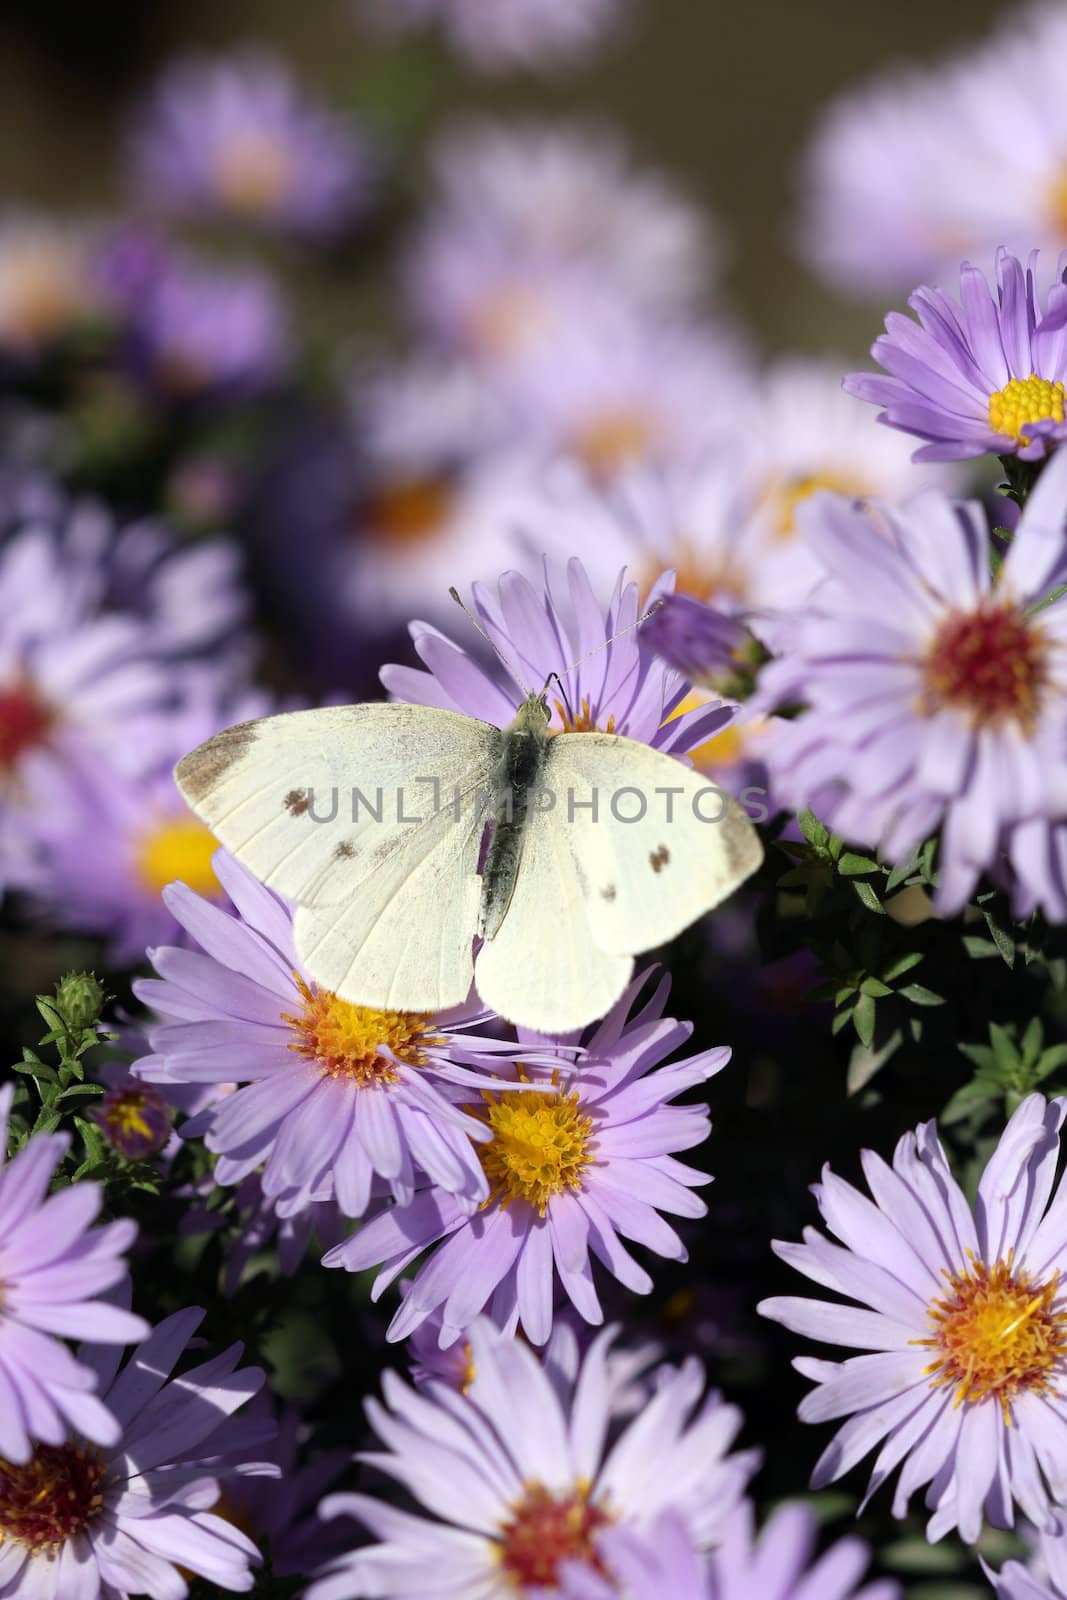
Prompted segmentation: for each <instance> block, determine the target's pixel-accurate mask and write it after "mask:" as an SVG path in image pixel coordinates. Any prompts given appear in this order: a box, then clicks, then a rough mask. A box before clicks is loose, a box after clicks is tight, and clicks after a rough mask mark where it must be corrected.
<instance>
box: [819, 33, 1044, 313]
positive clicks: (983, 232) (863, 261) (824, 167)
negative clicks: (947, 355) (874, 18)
mask: <svg viewBox="0 0 1067 1600" xmlns="http://www.w3.org/2000/svg"><path fill="white" fill-rule="evenodd" d="M1065 60H1067V26H1065V21H1064V14H1063V10H1062V7H1060V6H1059V5H1056V4H1047V3H1039V4H1036V5H1030V6H1027V7H1018V8H1015V9H1013V10H1012V11H1011V12H1010V13H1009V15H1008V17H1007V20H1006V22H1005V23H1004V25H1002V26H1001V27H999V28H998V29H997V31H996V32H995V33H994V34H993V35H992V37H990V38H989V39H987V40H982V41H981V42H980V43H979V44H978V46H977V47H975V48H969V49H967V50H966V51H962V52H957V53H955V54H954V55H953V56H952V57H951V58H950V59H948V60H946V61H939V62H937V63H936V64H935V65H933V66H932V67H929V68H927V67H923V68H918V69H915V68H908V69H906V70H903V71H901V70H898V69H893V70H891V71H890V72H889V73H886V74H884V75H881V76H879V77H878V78H877V79H875V80H874V81H872V82H868V83H864V84H862V85H861V86H860V87H859V88H856V89H849V90H848V91H847V92H846V93H845V94H844V95H842V96H840V97H838V98H837V99H835V100H833V101H832V102H831V103H830V105H829V107H828V108H827V109H826V111H825V112H824V113H823V114H822V116H821V117H820V119H819V123H818V126H817V127H816V130H815V133H814V136H813V139H812V142H811V146H810V149H809V151H808V152H807V156H806V160H805V163H804V165H805V178H806V183H805V190H806V193H805V195H804V202H803V214H802V217H801V219H800V235H801V247H802V249H803V253H804V255H805V256H806V258H807V260H808V261H809V262H810V263H811V264H812V265H813V266H814V267H815V269H816V270H817V271H818V272H820V273H821V274H822V275H823V276H824V277H825V278H827V279H828V280H829V282H830V283H831V284H832V285H833V286H834V287H835V288H836V289H838V290H840V291H843V292H844V293H846V294H851V295H856V294H862V295H871V294H879V295H881V294H882V293H896V292H899V291H902V290H907V289H909V288H910V287H911V286H912V285H913V284H915V283H921V282H929V281H931V279H933V280H934V281H937V282H944V281H948V277H949V275H954V273H955V269H956V267H957V265H958V263H959V260H960V258H961V256H969V257H971V258H972V259H976V260H977V261H978V262H979V263H980V264H981V265H982V266H987V265H991V264H992V261H993V257H994V252H995V251H996V249H997V247H998V245H1002V244H1003V245H1007V246H1008V248H1009V249H1011V250H1014V251H1015V252H1016V253H1017V254H1020V255H1022V254H1024V253H1025V252H1026V251H1027V250H1029V249H1031V248H1032V247H1033V246H1034V245H1040V247H1041V248H1042V249H1048V250H1058V249H1060V248H1061V247H1062V245H1063V241H1064V237H1065V234H1067V180H1065V177H1064V165H1063V152H1064V149H1065V148H1067V113H1065V110H1064V106H1065V90H1067V71H1065V68H1064V62H1065ZM994 103H995V104H996V106H997V116H996V117H990V115H989V107H990V106H991V105H992V104H994ZM1005 127H1012V128H1019V129H1022V128H1025V130H1026V133H1025V136H1024V137H1022V138H1019V139H1005V138H1004V137H1003V129H1004V128H1005Z"/></svg>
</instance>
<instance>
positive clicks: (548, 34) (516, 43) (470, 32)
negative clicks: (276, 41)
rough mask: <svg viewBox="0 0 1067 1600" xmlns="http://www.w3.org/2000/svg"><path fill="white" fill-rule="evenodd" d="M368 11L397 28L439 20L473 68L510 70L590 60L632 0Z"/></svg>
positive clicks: (429, 4)
mask: <svg viewBox="0 0 1067 1600" xmlns="http://www.w3.org/2000/svg"><path fill="white" fill-rule="evenodd" d="M364 9H367V10H368V11H369V14H370V15H371V16H372V17H373V18H374V20H375V21H376V22H378V23H379V24H380V25H381V26H382V27H383V28H387V29H389V30H390V31H394V32H402V31H404V30H406V29H409V28H425V27H428V26H430V25H433V24H436V25H437V26H438V27H439V28H441V30H442V31H443V33H444V35H445V38H446V39H447V40H448V42H449V44H450V45H451V46H452V48H453V49H454V50H455V51H456V52H457V54H459V55H461V56H463V57H464V59H465V60H466V61H468V62H469V63H470V64H471V66H473V67H476V68H477V69H478V70H479V71H481V72H507V71H510V70H513V69H514V68H516V67H549V66H551V67H554V68H556V67H559V66H566V65H568V64H570V63H577V62H580V61H583V60H585V59H586V57H587V56H588V55H589V54H590V53H591V52H592V50H593V48H594V47H595V46H596V45H597V44H598V43H599V42H600V40H601V39H602V38H603V37H604V35H605V34H606V33H608V32H609V31H610V30H612V29H613V28H615V27H617V26H618V24H619V22H620V21H621V19H622V17H623V16H624V14H625V12H626V10H627V0H495V3H494V4H492V5H491V6H487V5H486V4H485V0H366V3H365V6H364Z"/></svg>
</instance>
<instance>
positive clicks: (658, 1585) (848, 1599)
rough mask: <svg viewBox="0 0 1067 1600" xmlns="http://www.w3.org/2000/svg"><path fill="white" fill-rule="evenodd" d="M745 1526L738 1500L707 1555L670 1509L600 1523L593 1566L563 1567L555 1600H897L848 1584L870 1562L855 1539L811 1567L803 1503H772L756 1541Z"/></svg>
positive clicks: (888, 1588) (881, 1590) (746, 1511)
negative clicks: (650, 1520)
mask: <svg viewBox="0 0 1067 1600" xmlns="http://www.w3.org/2000/svg"><path fill="white" fill-rule="evenodd" d="M753 1523H754V1518H753V1513H752V1507H751V1505H750V1504H749V1503H748V1502H747V1501H744V1502H743V1503H742V1504H741V1505H740V1506H738V1508H737V1510H736V1511H734V1512H733V1514H732V1515H731V1516H730V1517H729V1518H728V1519H727V1521H726V1525H725V1527H724V1529H723V1532H722V1536H721V1538H720V1540H719V1542H718V1544H717V1545H716V1547H715V1549H714V1550H713V1551H712V1552H711V1554H710V1555H708V1556H704V1555H702V1554H701V1552H700V1550H699V1548H698V1546H697V1544H696V1542H695V1540H694V1539H693V1537H692V1535H691V1533H690V1532H689V1529H688V1527H687V1526H686V1523H685V1519H684V1518H683V1517H681V1516H679V1515H678V1513H677V1512H675V1511H665V1512H663V1514H662V1515H661V1516H660V1517H659V1518H658V1519H657V1521H656V1523H655V1524H654V1526H653V1527H652V1528H651V1530H649V1531H648V1532H647V1533H645V1532H642V1533H641V1534H638V1533H635V1532H634V1531H633V1530H632V1529H630V1528H607V1529H605V1531H604V1532H603V1533H602V1534H601V1535H600V1537H599V1539H598V1540H597V1541H596V1553H597V1556H598V1558H599V1564H598V1567H597V1568H596V1569H594V1568H592V1567H589V1566H585V1567H578V1566H577V1565H567V1566H565V1567H564V1569H563V1582H562V1584H561V1585H560V1590H559V1600H668V1597H669V1600H897V1597H898V1596H899V1594H900V1588H899V1585H898V1584H896V1583H892V1582H890V1581H888V1580H884V1581H881V1582H874V1583H868V1584H864V1586H863V1588H862V1589H857V1588H856V1585H857V1583H858V1582H859V1581H860V1579H861V1578H862V1576H863V1573H864V1571H865V1570H866V1567H867V1565H868V1562H869V1560H870V1552H869V1551H868V1549H867V1547H866V1545H864V1544H863V1543H862V1541H861V1540H859V1539H843V1540H842V1541H841V1542H840V1544H836V1545H834V1546H833V1547H832V1548H831V1549H830V1550H828V1551H827V1552H826V1554H825V1555H823V1556H822V1557H821V1558H820V1559H819V1560H817V1561H816V1562H815V1563H814V1565H813V1564H812V1556H813V1554H814V1551H815V1537H816V1522H815V1517H814V1515H813V1513H812V1512H811V1510H810V1509H809V1508H808V1507H807V1506H802V1505H784V1506H781V1507H779V1509H778V1510H777V1511H775V1513H774V1514H773V1516H772V1517H771V1518H770V1520H769V1521H768V1522H767V1524H766V1526H765V1527H764V1528H763V1530H762V1532H761V1533H760V1535H759V1538H758V1539H757V1538H756V1537H755V1530H754V1526H753ZM538 1600H548V1596H547V1595H545V1596H544V1597H541V1596H539V1597H538Z"/></svg>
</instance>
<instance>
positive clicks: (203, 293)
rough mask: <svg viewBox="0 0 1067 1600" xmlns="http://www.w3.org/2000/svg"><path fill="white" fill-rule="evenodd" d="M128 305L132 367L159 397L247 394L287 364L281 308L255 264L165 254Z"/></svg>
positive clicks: (178, 399)
mask: <svg viewBox="0 0 1067 1600" xmlns="http://www.w3.org/2000/svg"><path fill="white" fill-rule="evenodd" d="M128 311H129V315H128V339H129V352H128V359H129V362H130V365H131V368H132V371H133V373H134V375H135V376H136V377H137V378H138V379H139V380H140V381H141V382H143V383H144V384H146V385H147V386H148V387H149V388H150V389H152V390H153V391H154V392H155V393H156V394H157V395H159V396H160V397H161V398H162V399H164V400H169V401H173V402H175V403H183V402H195V401H200V400H204V399H220V398H227V397H229V398H233V397H236V396H244V397H247V396H251V395H255V394H258V393H259V392H261V391H262V390H265V389H271V388H273V387H274V386H275V385H276V384H278V383H279V382H280V381H281V380H282V379H283V378H284V376H285V374H286V371H287V369H288V366H289V362H290V358H291V354H292V349H291V340H290V333H289V325H288V316H287V313H286V309H285V306H284V303H283V301H282V299H281V296H280V294H279V291H278V289H277V286H276V284H275V282H274V280H273V278H271V277H270V276H269V274H267V273H266V272H264V271H262V270H261V269H259V268H258V267H244V266H225V265H224V266H219V265H215V264H214V263H210V264H209V263H206V262H201V261H198V260H196V259H195V258H194V257H192V256H186V255H177V254H176V255H173V256H172V257H171V258H170V260H169V261H168V262H166V263H165V264H164V265H163V266H162V269H161V271H160V272H159V275H158V276H157V277H156V278H155V279H154V281H153V282H152V283H151V285H150V287H149V288H148V289H147V290H146V292H145V293H144V294H143V295H141V296H139V297H137V298H135V299H134V300H133V302H132V303H131V305H130V306H129V308H128Z"/></svg>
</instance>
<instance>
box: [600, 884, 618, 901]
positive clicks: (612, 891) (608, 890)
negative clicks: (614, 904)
mask: <svg viewBox="0 0 1067 1600" xmlns="http://www.w3.org/2000/svg"><path fill="white" fill-rule="evenodd" d="M617 893H618V890H617V889H616V887H615V885H614V884H613V883H609V884H607V885H606V886H605V887H604V888H603V889H601V891H600V898H601V900H607V901H611V900H614V898H615V896H616V894H617Z"/></svg>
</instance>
